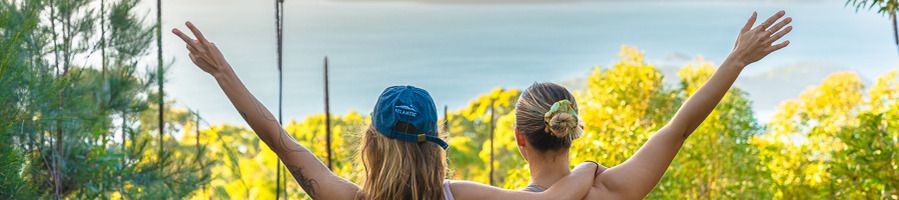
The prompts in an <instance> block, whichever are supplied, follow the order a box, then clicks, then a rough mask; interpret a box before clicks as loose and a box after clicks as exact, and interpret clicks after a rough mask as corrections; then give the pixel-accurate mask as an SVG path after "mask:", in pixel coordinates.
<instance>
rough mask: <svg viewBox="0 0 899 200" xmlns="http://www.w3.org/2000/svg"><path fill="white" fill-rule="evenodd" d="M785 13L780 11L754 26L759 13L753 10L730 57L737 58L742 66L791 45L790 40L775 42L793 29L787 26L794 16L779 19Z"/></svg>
mask: <svg viewBox="0 0 899 200" xmlns="http://www.w3.org/2000/svg"><path fill="white" fill-rule="evenodd" d="M785 14H786V12H784V11H779V12H777V13H775V14H774V15H773V16H771V17H769V18H768V20H765V22H762V23H761V24H759V25H758V26H756V27H755V28H752V26H753V25H754V24H755V20H756V18H757V16H758V13H756V12H753V13H752V17H750V18H749V21H747V22H746V24H745V25H743V28H742V29H741V30H740V35H739V36H737V42H736V44H734V50H733V51H732V52H731V54H730V57H731V58H732V59H735V60H734V61H736V62H738V63H739V64H740V66H746V65H749V64H751V63H754V62H756V61H759V60H761V59H762V58H764V57H765V56H767V55H768V54H771V53H772V52H775V51H777V50H780V49H782V48H784V47H786V46H787V45H789V44H790V41H789V40H786V41H783V42H780V43H777V44H773V43H774V42H776V41H777V40H779V39H780V38H782V37H783V36H785V35H787V33H790V31H792V30H793V26H787V25H789V24H790V22H792V21H793V18H790V17H787V18H784V19H783V20H780V21H778V20H779V19H780V18H781V17H783V16H784V15H785ZM775 23H776V24H775Z"/></svg>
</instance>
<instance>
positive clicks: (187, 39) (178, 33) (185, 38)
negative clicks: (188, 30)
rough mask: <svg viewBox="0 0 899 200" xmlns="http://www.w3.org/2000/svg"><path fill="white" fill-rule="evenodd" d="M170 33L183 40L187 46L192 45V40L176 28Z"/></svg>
mask: <svg viewBox="0 0 899 200" xmlns="http://www.w3.org/2000/svg"><path fill="white" fill-rule="evenodd" d="M172 33H174V34H175V35H177V36H178V37H179V38H181V40H184V42H185V43H187V45H192V44H193V43H194V39H192V38H190V36H187V35H185V34H184V32H181V30H178V29H177V28H173V29H172Z"/></svg>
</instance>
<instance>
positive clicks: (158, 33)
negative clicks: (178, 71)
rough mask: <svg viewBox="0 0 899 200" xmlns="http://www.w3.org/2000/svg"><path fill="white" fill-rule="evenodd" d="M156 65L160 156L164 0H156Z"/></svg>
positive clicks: (163, 95)
mask: <svg viewBox="0 0 899 200" xmlns="http://www.w3.org/2000/svg"><path fill="white" fill-rule="evenodd" d="M156 59H157V60H156V61H157V62H158V65H157V66H156V73H157V81H159V83H158V84H159V156H162V152H163V151H164V150H165V149H164V146H165V145H164V144H163V142H165V141H164V139H165V133H164V130H165V91H164V90H163V89H164V88H165V86H164V85H163V84H164V82H165V78H164V75H165V70H163V68H162V65H163V63H162V62H163V61H162V0H156Z"/></svg>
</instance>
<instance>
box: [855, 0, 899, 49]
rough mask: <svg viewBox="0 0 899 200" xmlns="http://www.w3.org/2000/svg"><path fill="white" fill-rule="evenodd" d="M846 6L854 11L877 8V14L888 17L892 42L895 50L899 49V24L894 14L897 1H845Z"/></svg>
mask: <svg viewBox="0 0 899 200" xmlns="http://www.w3.org/2000/svg"><path fill="white" fill-rule="evenodd" d="M846 5H851V6H853V7H855V10H856V11H858V10H860V9H874V8H877V13H879V14H886V15H887V16H889V17H890V21H891V22H892V23H891V24H892V25H893V42H894V43H895V44H896V48H897V49H899V27H897V26H899V24H897V21H896V12H897V11H899V10H897V9H899V1H897V0H846Z"/></svg>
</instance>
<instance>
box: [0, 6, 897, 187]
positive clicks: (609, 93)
mask: <svg viewBox="0 0 899 200" xmlns="http://www.w3.org/2000/svg"><path fill="white" fill-rule="evenodd" d="M93 2H94V1H91V0H74V1H59V0H53V1H38V0H24V1H0V88H4V89H3V90H0V113H2V115H0V141H4V144H9V145H0V199H35V198H41V199H47V198H52V197H55V196H56V195H57V193H56V192H57V191H58V192H59V193H58V194H59V196H60V197H61V198H71V199H123V198H124V199H182V198H192V199H227V198H235V199H271V198H273V197H274V196H275V195H274V188H275V185H276V183H275V177H274V176H275V170H276V168H275V167H274V166H276V156H275V154H274V153H273V152H271V151H270V150H268V149H267V148H266V147H265V145H264V144H263V143H261V141H260V140H259V138H257V137H256V135H255V134H254V133H252V132H251V131H250V130H247V129H246V128H244V127H240V126H234V125H227V124H223V125H216V124H213V125H211V126H209V125H208V124H207V126H205V128H202V129H200V128H199V127H201V126H203V125H204V124H203V123H202V121H201V120H198V119H195V117H196V116H197V114H195V113H193V112H189V111H185V110H182V109H173V108H166V109H165V113H166V121H165V123H166V124H167V126H166V127H167V128H166V130H165V131H166V133H167V134H166V135H165V137H163V138H162V140H159V136H158V135H157V134H154V133H156V130H157V128H158V125H157V124H159V121H158V118H157V117H158V116H157V113H158V111H159V107H158V104H156V103H157V102H153V101H155V99H159V98H160V97H161V96H160V94H159V93H155V92H153V91H152V89H151V88H150V86H151V85H153V84H154V81H157V80H158V79H157V78H158V75H160V74H154V73H153V72H149V73H140V72H139V71H140V70H138V68H139V67H141V66H146V64H145V63H142V61H143V60H144V57H145V56H147V51H146V50H147V49H148V48H147V47H149V45H151V44H152V39H153V35H152V32H151V31H152V30H153V29H152V28H151V27H150V26H147V25H145V24H146V23H145V22H144V20H143V17H140V16H138V15H135V14H134V11H133V9H134V6H135V5H136V4H137V3H138V1H136V0H118V1H111V3H109V6H108V8H109V10H99V11H98V10H95V9H93V8H91V7H90V6H87V5H89V4H91V3H93ZM850 2H855V3H856V4H853V5H866V6H874V5H880V4H879V3H883V2H893V1H850ZM859 2H864V3H859ZM893 9H894V8H893ZM891 12H893V11H891ZM101 13H103V14H105V15H103V16H106V17H107V19H106V20H105V21H108V22H109V24H99V25H98V24H97V23H94V22H95V21H98V19H99V18H98V16H101V15H100V14H101ZM97 26H105V27H106V28H107V29H106V30H108V31H109V32H108V33H101V34H99V35H100V36H102V37H103V38H105V39H106V41H107V42H108V47H109V49H108V50H106V53H105V54H104V55H101V56H102V57H103V58H105V59H107V60H109V61H110V62H108V63H109V65H108V66H104V67H97V66H78V65H73V64H71V62H70V61H71V60H72V59H83V57H85V56H88V55H92V53H93V52H96V51H98V48H101V46H97V45H93V44H95V43H97V42H96V40H98V38H97V37H95V36H97V34H96V33H95V29H98V28H97ZM98 68H99V69H98ZM714 70H715V69H714V66H713V65H712V64H710V63H707V62H704V61H701V60H698V61H696V62H693V63H691V64H689V65H687V66H684V67H683V68H681V70H680V71H678V73H677V76H678V77H679V79H680V82H679V84H677V85H665V84H664V83H663V81H662V80H663V75H662V73H661V72H660V71H659V70H658V69H657V68H656V67H654V66H653V65H651V64H649V63H648V62H646V61H645V60H644V56H643V54H642V53H641V52H640V51H639V50H637V49H636V48H633V47H627V46H625V47H623V48H622V50H621V53H620V61H619V62H618V63H615V64H614V65H612V66H611V67H607V68H603V67H596V68H595V69H594V70H593V71H592V72H591V73H590V74H588V77H587V80H586V84H585V85H586V87H585V88H583V89H580V90H575V91H573V92H574V93H575V96H576V97H577V103H578V105H579V108H580V112H579V113H580V115H581V116H580V117H581V119H583V121H584V122H585V124H586V126H585V132H586V134H585V135H584V136H583V137H582V138H579V139H577V140H576V141H575V142H574V144H573V145H572V148H571V151H570V156H571V164H572V165H574V164H577V163H580V162H583V161H586V160H593V161H597V162H599V163H601V164H604V165H606V166H608V167H612V166H615V165H618V164H620V163H622V162H624V161H625V160H626V159H628V158H629V157H630V156H631V155H633V153H634V152H635V151H636V150H637V149H638V148H639V147H640V146H641V145H642V144H643V143H644V142H645V141H646V140H647V139H648V138H649V137H650V136H651V135H652V134H654V132H655V131H657V130H658V129H659V128H661V127H662V126H664V125H665V123H666V122H667V121H668V120H669V119H670V118H671V116H672V115H673V114H674V113H675V112H676V111H677V110H676V109H677V108H678V106H679V105H680V104H681V103H682V102H683V101H684V100H685V99H686V98H687V97H689V95H692V94H693V93H694V92H695V91H696V90H697V89H698V88H699V86H701V85H702V84H703V83H704V82H705V81H706V80H707V79H708V78H709V77H710V76H711V74H712V73H713V72H714ZM148 71H154V70H148ZM897 76H899V72H896V71H894V72H891V73H888V74H886V75H884V76H882V77H880V78H878V79H877V81H876V82H875V83H874V84H873V85H872V86H871V87H870V88H869V89H867V90H866V88H865V85H864V83H863V82H862V81H861V79H860V78H859V77H858V76H857V75H855V74H854V73H848V72H843V73H835V74H833V75H831V76H830V77H828V78H827V79H825V80H823V82H822V83H821V85H819V86H816V87H814V88H810V89H809V90H807V91H805V92H803V93H802V94H800V95H799V96H798V97H797V98H796V99H791V100H788V101H785V102H784V103H783V104H782V105H781V106H780V107H779V109H778V111H777V113H776V115H775V116H774V118H773V119H772V120H771V121H770V122H768V123H767V124H766V125H764V126H763V125H760V124H759V123H758V122H757V120H756V117H755V115H754V114H753V113H752V109H751V107H750V105H751V104H750V102H749V100H748V95H749V94H747V93H745V92H743V91H742V90H740V89H739V88H733V89H731V90H730V91H729V92H728V94H727V95H725V97H724V99H723V100H722V101H721V103H720V104H719V105H718V106H717V107H716V108H715V110H714V111H713V112H712V113H711V114H710V115H709V117H708V118H707V119H706V121H705V122H704V123H703V124H702V125H701V126H700V127H698V129H697V130H696V132H695V133H693V134H692V136H691V137H690V139H689V140H687V141H686V143H685V144H684V146H683V148H682V150H681V152H680V153H679V155H677V157H675V161H674V162H672V164H671V166H670V167H669V169H668V171H667V173H666V174H665V176H664V177H663V178H662V180H661V181H660V182H659V184H658V185H657V187H656V188H655V190H654V191H653V192H652V193H650V195H649V196H648V198H650V199H737V198H739V199H744V198H750V199H772V198H773V199H841V198H847V199H899V196H897V195H899V190H897V188H899V164H897V162H896V161H897V160H899V159H897V158H899V145H896V144H899V139H897V138H899V79H897ZM520 94H521V91H520V90H519V89H510V88H497V89H494V90H491V91H490V92H488V93H485V94H484V95H482V96H480V97H478V98H476V99H473V100H472V101H471V102H470V103H469V104H468V105H467V106H465V107H462V108H460V109H458V110H455V111H450V112H449V113H448V118H447V119H444V120H446V122H447V124H448V127H446V129H447V131H446V133H444V135H445V136H446V137H447V140H448V141H449V143H450V148H449V149H448V150H447V157H448V163H449V169H450V173H449V175H448V176H449V177H447V178H450V179H465V180H473V181H478V182H482V183H488V182H489V180H490V176H491V175H490V172H489V166H490V165H492V166H494V167H495V171H494V172H493V174H492V176H493V178H494V179H495V180H496V183H495V184H496V185H497V186H501V187H505V188H509V189H519V188H522V187H524V186H526V185H527V184H528V182H527V181H528V176H529V175H530V173H529V171H528V168H527V165H526V161H525V160H524V159H523V158H522V157H521V156H520V154H519V152H518V147H517V144H516V142H515V139H514V122H515V116H514V105H515V103H516V101H517V98H518V97H519V95H520ZM166 103H167V104H169V105H171V104H172V102H171V101H169V102H166ZM491 111H494V113H493V115H491V114H490V112H491ZM491 117H492V118H491ZM369 121H370V119H369V118H368V117H367V116H365V115H362V114H359V113H355V112H351V113H348V114H345V115H342V116H332V124H331V127H332V134H333V135H332V146H331V150H332V153H333V157H332V162H333V163H334V172H335V173H336V174H338V175H340V176H342V177H345V178H348V179H350V180H351V181H353V182H356V183H360V182H361V181H362V178H363V177H362V176H363V174H362V172H363V170H364V169H363V168H362V166H361V163H359V158H358V148H359V146H358V143H359V139H360V133H362V132H363V131H364V130H365V128H367V124H368V123H369ZM491 124H494V125H495V127H494V129H493V131H494V132H493V133H494V134H493V137H492V138H491V137H490V132H491V130H490V126H491ZM285 129H286V130H287V132H288V133H290V134H291V135H293V136H294V137H296V139H297V140H298V141H299V142H300V143H301V144H303V145H304V146H306V147H307V148H309V149H310V150H311V151H312V152H313V153H314V154H316V155H317V156H319V158H321V159H322V161H325V162H327V160H326V159H327V157H326V151H327V148H328V147H326V146H325V144H326V142H325V141H324V140H325V131H324V129H325V126H324V115H314V116H309V117H307V118H305V119H303V120H301V121H291V122H289V123H288V124H287V125H286V126H285ZM491 142H492V143H493V149H492V151H493V158H492V159H493V161H492V163H491V149H490V144H491ZM159 147H164V148H163V149H165V151H162V152H159V151H156V149H159ZM285 179H286V180H288V181H287V188H286V191H288V198H291V199H300V198H308V197H307V196H306V195H305V193H303V192H302V189H301V188H300V187H298V186H297V185H296V184H295V182H294V181H292V179H291V178H290V177H289V176H288V177H285ZM57 186H59V187H58V188H57Z"/></svg>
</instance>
